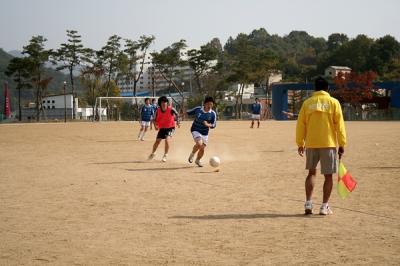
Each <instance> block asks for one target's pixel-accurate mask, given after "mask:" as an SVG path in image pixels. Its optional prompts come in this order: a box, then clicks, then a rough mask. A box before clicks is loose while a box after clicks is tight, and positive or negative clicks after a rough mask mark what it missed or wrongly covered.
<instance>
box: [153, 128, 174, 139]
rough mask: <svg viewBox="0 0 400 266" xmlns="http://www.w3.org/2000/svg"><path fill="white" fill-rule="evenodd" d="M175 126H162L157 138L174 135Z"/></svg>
mask: <svg viewBox="0 0 400 266" xmlns="http://www.w3.org/2000/svg"><path fill="white" fill-rule="evenodd" d="M174 131H175V128H174V127H170V128H160V129H159V130H158V133H157V138H158V139H166V138H167V137H172V134H174Z"/></svg>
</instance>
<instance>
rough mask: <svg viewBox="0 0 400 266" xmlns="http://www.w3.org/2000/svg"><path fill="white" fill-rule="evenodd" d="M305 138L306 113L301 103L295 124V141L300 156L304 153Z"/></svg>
mask: <svg viewBox="0 0 400 266" xmlns="http://www.w3.org/2000/svg"><path fill="white" fill-rule="evenodd" d="M305 138H306V114H305V108H304V104H303V105H302V106H301V109H300V112H299V118H298V119H297V124H296V143H297V147H298V153H299V155H300V156H303V153H304V145H305V142H304V140H305Z"/></svg>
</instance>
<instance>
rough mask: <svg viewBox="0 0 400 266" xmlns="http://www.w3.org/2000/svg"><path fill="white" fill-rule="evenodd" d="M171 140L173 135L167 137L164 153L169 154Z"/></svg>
mask: <svg viewBox="0 0 400 266" xmlns="http://www.w3.org/2000/svg"><path fill="white" fill-rule="evenodd" d="M170 141H171V137H166V138H165V148H164V154H168V151H169V146H170Z"/></svg>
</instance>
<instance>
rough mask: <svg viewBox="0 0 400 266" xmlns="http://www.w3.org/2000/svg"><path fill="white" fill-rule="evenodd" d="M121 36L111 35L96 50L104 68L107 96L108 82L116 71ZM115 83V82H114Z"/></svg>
mask: <svg viewBox="0 0 400 266" xmlns="http://www.w3.org/2000/svg"><path fill="white" fill-rule="evenodd" d="M120 41H121V37H119V36H117V35H113V36H111V37H110V38H108V41H107V44H106V45H105V46H104V47H103V48H102V49H101V50H100V51H99V52H98V55H99V56H100V57H101V61H102V62H101V63H102V65H103V66H104V69H105V75H106V77H107V83H106V87H107V94H106V96H107V97H108V96H109V94H110V83H111V80H112V79H113V78H115V76H116V73H117V72H118V65H119V62H118V61H119V59H121V58H122V57H121V54H122V52H121V50H120V47H121V43H120ZM115 83H117V82H115Z"/></svg>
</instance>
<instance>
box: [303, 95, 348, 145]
mask: <svg viewBox="0 0 400 266" xmlns="http://www.w3.org/2000/svg"><path fill="white" fill-rule="evenodd" d="M296 143H297V146H299V147H306V148H330V147H336V146H337V144H339V147H344V146H345V145H346V129H345V127H344V120H343V115H342V108H341V106H340V103H339V101H338V100H336V99H335V98H332V97H331V96H330V95H329V93H327V92H326V91H316V92H314V93H313V95H312V96H311V97H310V98H308V99H307V100H306V101H304V103H303V105H302V106H301V109H300V113H299V117H298V119H297V126H296Z"/></svg>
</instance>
